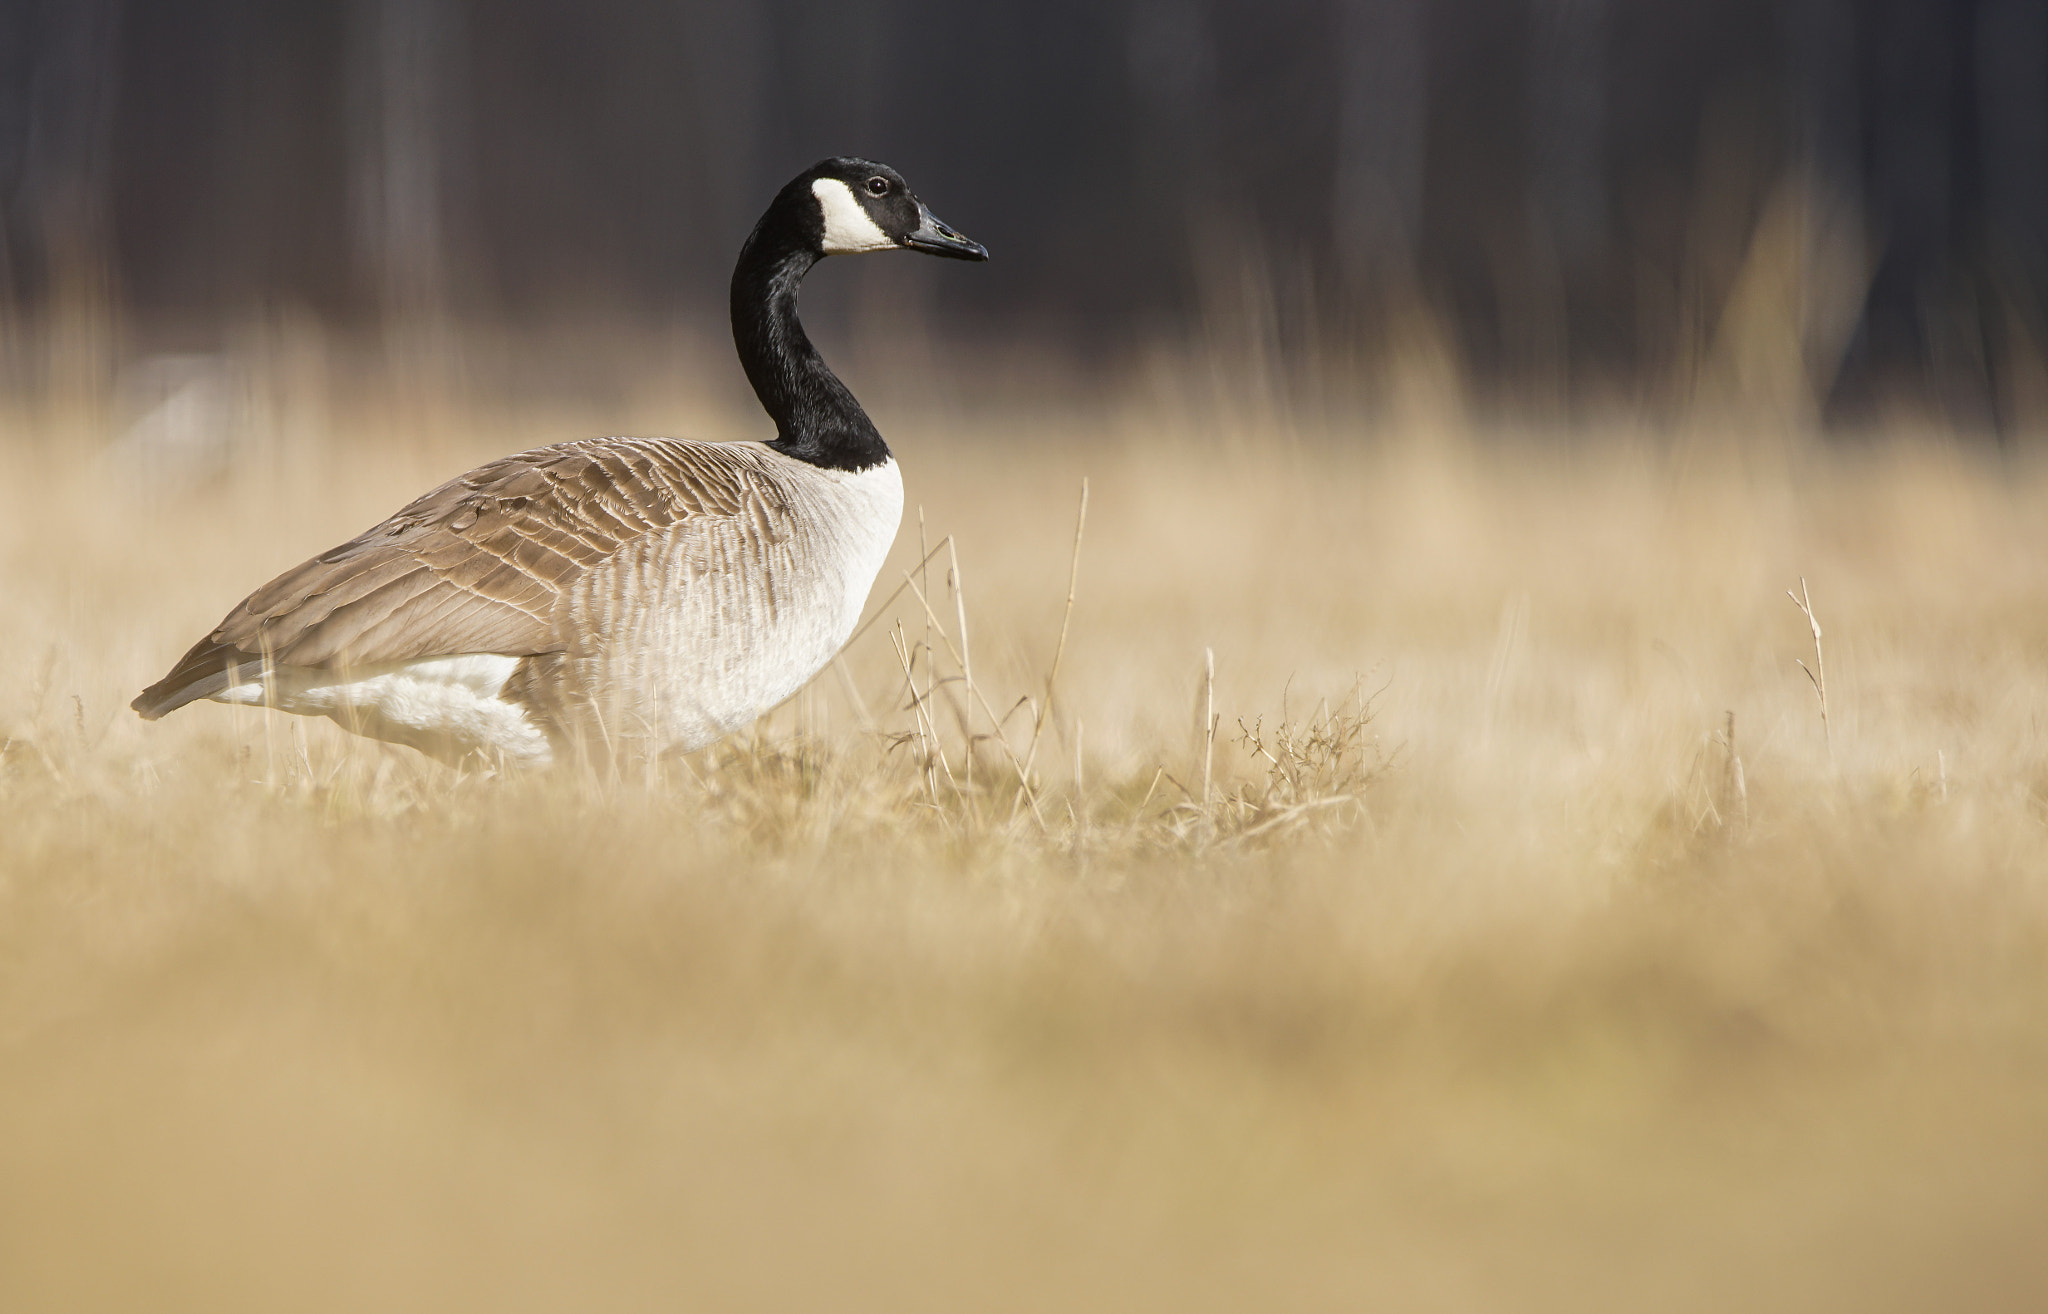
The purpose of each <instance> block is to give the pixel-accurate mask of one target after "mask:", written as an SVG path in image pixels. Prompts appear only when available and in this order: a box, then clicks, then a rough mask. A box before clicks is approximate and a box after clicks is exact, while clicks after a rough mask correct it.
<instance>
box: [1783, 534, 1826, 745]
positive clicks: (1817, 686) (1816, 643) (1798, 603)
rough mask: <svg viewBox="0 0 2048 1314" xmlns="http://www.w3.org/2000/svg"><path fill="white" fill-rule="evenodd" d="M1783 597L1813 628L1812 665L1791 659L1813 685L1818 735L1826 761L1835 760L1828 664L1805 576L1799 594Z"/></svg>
mask: <svg viewBox="0 0 2048 1314" xmlns="http://www.w3.org/2000/svg"><path fill="white" fill-rule="evenodd" d="M1785 596H1786V597H1788V598H1790V599H1792V605H1793V606H1795V607H1797V608H1799V610H1800V612H1801V614H1803V615H1804V616H1805V617H1806V623H1807V624H1808V625H1810V626H1812V627H1813V665H1812V666H1810V667H1809V666H1808V665H1807V664H1806V663H1805V662H1803V661H1799V659H1798V658H1796V657H1795V658H1793V661H1794V662H1795V663H1796V664H1797V665H1798V667H1799V669H1800V670H1802V671H1805V672H1806V678H1807V679H1808V680H1809V681H1811V682H1812V684H1813V693H1814V696H1815V697H1816V698H1818V699H1820V734H1821V739H1822V741H1823V742H1824V743H1826V744H1827V748H1828V761H1829V762H1830V763H1832V762H1834V760H1835V734H1834V730H1833V728H1832V727H1831V726H1829V724H1828V663H1827V658H1826V657H1825V656H1824V655H1823V654H1822V652H1821V647H1820V617H1818V616H1816V615H1814V614H1813V597H1812V595H1811V594H1809V593H1808V592H1807V591H1806V576H1804V575H1801V576H1800V577H1799V592H1797V593H1794V592H1793V591H1792V590H1791V589H1786V590H1785Z"/></svg>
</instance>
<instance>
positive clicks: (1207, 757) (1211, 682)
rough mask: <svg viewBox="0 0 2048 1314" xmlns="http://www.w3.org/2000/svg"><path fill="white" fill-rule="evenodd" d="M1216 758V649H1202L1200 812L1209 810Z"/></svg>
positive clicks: (1205, 813) (1204, 812)
mask: <svg viewBox="0 0 2048 1314" xmlns="http://www.w3.org/2000/svg"><path fill="white" fill-rule="evenodd" d="M1215 758H1216V650H1215V649H1214V648H1204V649H1202V812H1203V814H1204V815H1207V814H1208V811H1209V798H1210V790H1211V787H1212V786H1211V782H1212V780H1213V776H1212V774H1211V770H1210V768H1211V767H1212V765H1213V764H1214V762H1215Z"/></svg>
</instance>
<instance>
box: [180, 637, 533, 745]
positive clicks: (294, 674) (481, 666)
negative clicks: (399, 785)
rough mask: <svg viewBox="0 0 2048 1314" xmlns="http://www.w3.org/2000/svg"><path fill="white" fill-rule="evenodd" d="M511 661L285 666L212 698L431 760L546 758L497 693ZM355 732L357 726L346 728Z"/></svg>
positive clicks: (485, 657) (529, 725) (472, 657)
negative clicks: (328, 723)
mask: <svg viewBox="0 0 2048 1314" xmlns="http://www.w3.org/2000/svg"><path fill="white" fill-rule="evenodd" d="M518 665H519V658H517V657H507V656H504V655H503V654H500V653H463V654H460V655H457V656H451V657H426V658H421V659H420V660H418V661H410V662H391V663H387V664H384V665H378V666H365V667H360V668H357V669H355V670H349V671H329V670H318V669H314V668H310V667H303V666H286V667H281V668H279V669H278V670H276V671H274V672H272V673H271V676H270V678H269V679H268V680H267V681H265V682H264V683H262V684H253V683H252V684H244V685H237V686H234V687H232V688H228V689H224V690H222V691H221V692H220V693H217V694H215V695H214V696H213V697H214V701H215V702H221V703H243V704H252V705H256V706H267V707H275V708H277V709H278V710H279V711H282V712H295V713H297V714H299V715H301V716H329V717H333V718H334V719H335V720H336V721H339V722H341V723H342V724H343V725H350V723H351V722H356V723H358V725H359V726H360V727H361V728H362V729H364V730H366V731H368V732H369V733H371V734H373V735H374V736H375V737H376V738H379V739H389V740H392V741H393V742H397V743H410V744H412V745H413V746H414V747H415V748H419V749H421V750H422V751H425V752H429V753H433V754H434V755H435V756H438V757H461V756H463V755H464V754H466V753H471V752H476V751H478V750H483V751H486V752H495V753H497V754H500V755H502V756H503V757H504V758H506V759H508V760H510V761H513V762H517V763H521V764H524V765H532V766H541V765H545V764H546V763H547V762H549V761H550V760H551V758H552V753H551V752H550V750H549V747H548V739H547V735H546V734H544V733H542V731H541V729H540V727H539V726H537V725H535V724H534V723H533V721H532V719H531V718H530V717H528V716H527V714H526V709H525V708H523V707H520V706H519V705H518V704H516V703H509V702H506V701H505V700H504V699H503V698H502V697H501V696H500V695H501V694H502V693H503V691H504V688H505V681H506V680H508V679H510V678H511V677H512V672H513V670H514V669H515V668H517V667H518ZM350 728H352V729H353V728H357V726H350Z"/></svg>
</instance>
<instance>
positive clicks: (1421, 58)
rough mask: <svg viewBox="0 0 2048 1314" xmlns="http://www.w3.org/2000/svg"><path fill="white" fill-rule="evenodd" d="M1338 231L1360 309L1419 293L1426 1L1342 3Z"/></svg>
mask: <svg viewBox="0 0 2048 1314" xmlns="http://www.w3.org/2000/svg"><path fill="white" fill-rule="evenodd" d="M1340 18H1341V21H1340V26H1339V40H1340V42H1341V44H1342V50H1341V52H1340V56H1339V57H1340V60H1341V64H1340V71H1339V74H1338V76H1339V78H1340V79H1341V85H1340V86H1339V88H1338V125H1337V162H1336V164H1337V167H1336V178H1335V180H1334V186H1333V188H1332V191H1331V196H1332V210H1333V212H1332V214H1331V232H1332V235H1333V237H1334V240H1335V246H1336V252H1337V260H1338V264H1339V267H1340V268H1341V269H1342V270H1343V273H1344V279H1345V283H1346V285H1347V286H1348V287H1349V289H1350V290H1351V295H1352V298H1353V300H1354V302H1355V303H1358V304H1359V305H1360V308H1361V309H1362V310H1364V311H1365V313H1366V314H1367V315H1368V316H1371V317H1374V318H1377V317H1378V316H1380V315H1382V314H1384V313H1385V312H1386V311H1387V310H1388V309H1389V308H1390V306H1391V303H1394V302H1398V301H1399V300H1401V299H1403V298H1405V297H1407V296H1409V295H1411V294H1412V292H1413V284H1414V277H1415V261H1416V243H1417V241H1418V239H1419V237H1420V234H1421V228H1422V199H1423V198H1422V184H1423V170H1424V167H1425V165H1426V163H1427V158H1428V128H1429V60H1428V52H1427V50H1426V48H1425V45H1424V35H1425V34H1424V29H1423V22H1424V12H1423V5H1422V0H1343V8H1342V12H1341V16H1340Z"/></svg>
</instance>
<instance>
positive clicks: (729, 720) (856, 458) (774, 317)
mask: <svg viewBox="0 0 2048 1314" xmlns="http://www.w3.org/2000/svg"><path fill="white" fill-rule="evenodd" d="M898 247H901V248H905V249H908V250H912V251H924V252H927V253H929V254H931V255H939V256H951V257H953V258H955V259H961V260H986V259H988V252H987V251H986V250H985V249H983V248H982V247H981V246H980V245H979V244H978V243H975V242H971V241H969V240H968V239H966V238H965V237H962V236H961V235H960V234H959V233H956V232H954V231H953V230H952V229H951V228H948V227H947V226H946V225H945V224H943V223H941V222H939V220H938V219H937V218H936V217H934V216H933V214H932V212H931V211H930V210H928V209H926V208H925V205H924V203H923V202H922V201H920V200H918V199H917V197H916V195H915V194H913V193H912V192H911V190H910V189H909V187H908V186H906V185H905V183H904V181H903V178H902V176H901V175H899V174H898V173H897V172H896V171H895V170H894V169H891V168H889V167H888V166H886V165H881V164H876V163H873V162H872V161H868V160H859V159H851V158H838V159H830V160H822V161H820V162H819V163H817V164H815V165H813V166H812V167H811V168H809V169H807V170H805V171H804V172H803V173H801V174H799V175H797V177H796V178H795V179H793V180H792V181H791V182H790V183H789V185H788V186H786V187H784V188H783V189H782V190H781V191H780V192H779V193H777V194H776V197H775V200H774V202H773V203H772V204H770V205H769V207H768V210H767V213H765V214H763V215H762V216H761V220H760V222H759V223H757V224H755V225H754V231H753V233H752V234H751V235H750V236H749V237H748V238H747V240H746V244H745V245H744V246H742V247H741V248H740V256H739V263H738V265H737V266H736V267H735V268H734V270H733V275H732V332H733V341H734V343H735V345H736V346H737V347H738V349H739V357H740V363H741V365H742V366H744V367H745V369H746V373H747V380H748V381H749V382H750V383H752V384H753V387H754V392H755V394H756V395H757V396H758V397H759V398H760V399H761V405H762V406H763V407H764V408H766V410H767V412H768V414H769V415H770V416H771V417H772V418H773V419H774V421H775V427H776V437H775V439H774V440H773V441H772V442H741V443H708V442H697V441H692V440H690V439H681V438H593V439H584V440H581V441H577V442H566V443H557V444H554V445H553V446H549V447H538V448H535V449H534V450H532V451H530V452H521V453H519V454H518V455H516V456H507V457H503V458H501V459H499V460H496V461H492V462H490V463H489V464H487V465H483V466H479V467H478V468H476V469H475V470H472V471H470V472H469V473H468V474H465V475H462V476H461V477H459V478H457V479H453V480H450V481H449V482H448V483H445V484H443V485H441V487H439V488H436V489H434V490H433V491H432V492H430V493H427V494H426V495H425V496H423V497H420V498H418V499H416V500H414V501H413V502H412V503H410V504H409V505H407V506H406V507H404V508H403V509H402V510H400V511H399V512H398V513H397V514H396V515H394V516H392V517H391V518H390V519H389V520H386V521H384V522H383V523H382V524H380V525H377V526H376V527H374V528H372V529H370V530H368V531H367V532H365V533H363V534H360V535H358V536H357V537H355V538H353V539H351V540H349V541H348V542H346V543H344V544H342V545H341V546H340V547H337V548H334V549H332V550H331V551H327V552H323V553H321V554H320V555H319V556H317V557H314V558H313V559H312V560H311V561H308V562H306V563H305V564H303V565H301V566H298V567H296V568H294V569H292V570H288V571H286V572H285V573H284V574H282V575H280V576H278V577H277V578H276V579H274V580H272V581H271V582H270V583H268V584H266V585H264V586H263V587H262V588H260V589H258V590H256V592H254V593H252V594H250V595H249V597H248V598H246V599H245V600H244V601H243V602H242V603H241V605H240V606H238V607H236V608H235V609H234V610H233V611H231V612H229V613H228V616H227V619H225V620H223V621H222V622H221V623H220V625H219V626H218V627H217V628H216V629H215V630H214V631H213V633H211V634H209V635H207V636H206V638H204V639H202V640H201V641H200V642H199V643H197V644H196V645H194V646H193V648H192V650H191V651H190V652H188V653H186V654H185V656H184V658H183V659H182V660H180V661H179V662H178V664H177V665H176V666H175V667H173V668H172V669H171V673H170V674H169V675H166V676H165V677H164V678H163V679H161V680H159V681H157V682H156V683H155V684H153V685H151V686H150V687H149V688H148V689H146V690H144V691H143V693H142V696H141V697H139V698H137V699H136V700H135V701H134V703H133V704H132V706H133V707H134V708H135V710H136V711H137V712H140V713H141V714H142V716H143V718H144V719H145V720H151V721H153V720H155V719H156V718H158V717H160V716H162V715H163V714H164V713H166V712H170V711H174V710H176V709H177V708H180V707H183V706H184V705H185V704H186V703H189V702H192V701H194V700H195V699H199V698H211V699H213V700H215V701H216V702H225V703H253V704H261V705H267V706H271V707H276V708H280V709H282V710H284V711H287V712H296V713H299V714H301V715H307V716H326V717H331V718H333V719H334V720H335V721H336V722H338V723H339V724H341V725H342V726H343V727H344V728H346V729H349V730H353V731H355V732H356V733H358V734H364V735H369V736H372V737H374V738H377V739H384V740H389V741H391V742H393V743H399V744H408V745H410V746H412V747H414V748H417V749H419V750H421V751H422V752H425V753H427V754H429V755H430V756H433V757H437V758H440V759H442V760H443V761H449V762H456V761H460V760H462V759H463V758H466V757H468V756H470V755H472V754H483V755H485V756H486V757H498V758H502V759H504V760H507V761H510V762H514V763H519V764H526V765H541V764H545V763H548V762H551V761H555V760H558V759H561V758H563V757H564V756H565V755H572V754H573V755H576V756H579V757H590V756H598V755H603V756H606V757H611V756H616V755H617V754H619V753H620V752H622V751H626V750H631V751H637V752H642V753H652V752H661V751H664V750H667V749H672V748H673V749H692V748H700V747H702V746H704V745H706V744H709V743H712V742H714V741H715V740H717V739H719V738H721V737H722V736H724V735H726V734H728V733H730V732H731V731H733V730H736V729H738V728H739V727H741V726H744V725H746V724H747V723H748V722H750V721H752V720H753V719H754V718H755V717H757V716H759V715H760V714H761V713H763V712H765V711H767V710H768V709H770V708H772V707H774V706H775V705H776V704H777V703H780V702H781V701H782V700H783V699H785V698H787V697H789V696H790V695H791V694H793V693H795V692H796V691H797V690H798V689H799V688H801V687H802V686H803V685H804V684H805V682H807V681H808V680H809V679H810V678H811V677H812V676H813V675H815V674H817V673H818V671H820V670H821V669H823V668H824V665H825V663H826V662H828V661H830V660H831V659H832V657H833V656H834V655H835V654H836V653H837V652H838V651H839V648H840V646H841V645H842V644H844V643H845V642H846V640H847V637H848V636H849V635H850V634H851V633H852V631H853V627H854V623H855V622H856V621H857V620H858V619H859V617H860V611H861V608H862V606H863V605H864V604H865V602H866V600H867V595H868V590H869V588H870V587H871V586H872V585H873V584H874V580H875V575H876V573H877V572H878V571H880V569H881V566H882V559H883V558H884V557H885V556H887V555H888V551H889V545H890V543H891V542H892V541H893V540H894V539H895V537H896V527H897V523H898V521H899V520H900V519H901V518H902V514H903V482H902V479H901V477H900V476H899V475H898V473H897V470H896V462H895V459H894V458H893V457H892V456H891V455H890V453H889V447H888V444H886V443H885V442H883V441H882V435H881V434H880V433H878V432H877V431H876V429H875V426H874V424H873V423H872V422H871V421H870V420H869V419H868V417H867V413H866V412H864V411H863V410H861V408H860V403H858V402H856V401H855V400H854V399H853V394H852V393H851V392H849V391H847V388H846V385H845V384H843V383H841V382H840V381H839V379H838V377H837V376H835V375H834V374H833V373H832V371H831V370H830V369H829V368H827V367H826V365H825V362H824V360H823V359H822V358H820V357H819V355H818V352H817V349H816V348H814V347H813V346H812V345H811V341H810V339H809V338H808V337H807V336H806V335H805V334H804V330H803V325H802V324H800V323H799V322H798V321H797V313H796V301H797V286H798V284H800V283H801V282H802V281H803V277H804V275H805V274H806V273H808V272H810V269H811V267H812V266H813V265H815V264H817V262H818V261H819V259H821V258H822V257H824V256H828V255H848V254H853V253H856V252H861V251H885V250H893V249H896V248H898Z"/></svg>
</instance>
